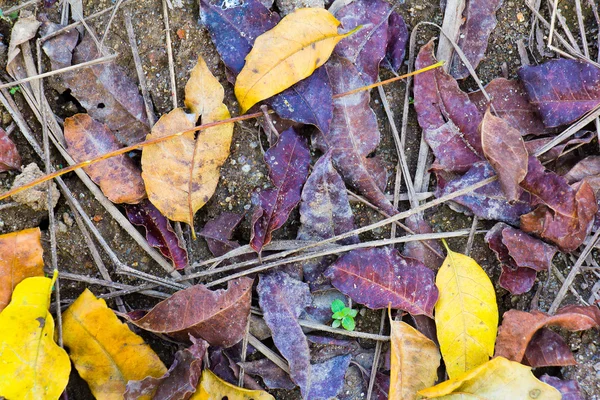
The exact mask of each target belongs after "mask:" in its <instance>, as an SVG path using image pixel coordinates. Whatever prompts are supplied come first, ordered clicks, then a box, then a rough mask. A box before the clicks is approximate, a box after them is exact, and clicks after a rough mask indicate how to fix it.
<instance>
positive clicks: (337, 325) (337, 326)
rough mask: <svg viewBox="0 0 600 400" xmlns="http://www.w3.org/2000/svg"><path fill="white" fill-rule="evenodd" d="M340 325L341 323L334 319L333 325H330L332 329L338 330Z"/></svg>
mask: <svg viewBox="0 0 600 400" xmlns="http://www.w3.org/2000/svg"><path fill="white" fill-rule="evenodd" d="M341 324H342V321H340V320H339V319H336V320H335V321H333V324H331V326H333V327H334V328H339V327H340V325H341Z"/></svg>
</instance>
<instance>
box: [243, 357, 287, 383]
mask: <svg viewBox="0 0 600 400" xmlns="http://www.w3.org/2000/svg"><path fill="white" fill-rule="evenodd" d="M239 365H240V367H242V368H243V369H244V373H246V374H250V375H256V376H260V377H261V378H262V380H263V382H264V383H265V385H266V386H267V387H268V388H269V389H286V390H292V389H294V388H295V387H296V384H295V383H294V382H292V381H291V380H290V376H289V375H288V374H287V373H286V372H285V371H284V370H282V369H281V368H279V367H278V366H277V365H276V364H275V363H274V362H273V361H271V360H269V359H268V358H261V359H260V360H255V361H246V362H242V363H240V364H239Z"/></svg>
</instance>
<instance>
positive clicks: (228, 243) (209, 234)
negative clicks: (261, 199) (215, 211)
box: [199, 212, 244, 257]
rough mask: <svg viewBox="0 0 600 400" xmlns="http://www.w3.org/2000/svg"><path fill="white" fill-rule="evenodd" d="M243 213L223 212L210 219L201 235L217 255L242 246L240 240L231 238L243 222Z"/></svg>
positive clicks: (211, 250)
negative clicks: (236, 240)
mask: <svg viewBox="0 0 600 400" xmlns="http://www.w3.org/2000/svg"><path fill="white" fill-rule="evenodd" d="M243 218H244V215H243V214H235V213H230V212H223V213H221V214H219V216H218V217H217V218H215V219H212V220H210V221H208V222H207V223H206V224H205V225H204V228H202V230H201V231H200V233H199V235H200V236H202V237H203V238H204V239H205V240H206V243H207V244H208V249H209V250H210V252H211V253H212V254H213V256H215V257H219V256H222V255H223V254H225V253H227V252H229V251H231V250H233V249H235V248H238V247H240V244H239V243H238V242H234V241H233V240H231V238H232V236H233V231H234V230H235V228H236V227H237V226H238V225H239V223H240V222H242V219H243Z"/></svg>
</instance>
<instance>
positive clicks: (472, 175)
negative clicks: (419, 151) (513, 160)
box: [434, 161, 532, 224]
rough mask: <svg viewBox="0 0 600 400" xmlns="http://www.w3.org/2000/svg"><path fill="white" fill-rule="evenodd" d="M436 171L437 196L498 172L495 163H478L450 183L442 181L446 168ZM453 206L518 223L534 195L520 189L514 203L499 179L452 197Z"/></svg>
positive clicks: (492, 218) (482, 216)
mask: <svg viewBox="0 0 600 400" xmlns="http://www.w3.org/2000/svg"><path fill="white" fill-rule="evenodd" d="M434 172H436V174H437V181H438V188H439V190H438V192H437V193H436V196H437V197H440V196H445V195H447V194H450V193H453V192H456V191H457V190H460V189H464V188H466V187H469V186H471V185H473V184H475V183H478V182H481V181H482V180H484V179H486V178H490V177H492V176H494V175H495V171H494V169H493V168H492V166H491V165H490V164H489V163H488V162H485V161H482V162H477V163H475V164H473V166H472V167H471V168H470V169H469V171H467V173H466V174H464V175H463V176H460V177H457V178H454V179H453V180H451V181H449V182H442V179H441V178H442V173H443V171H434ZM450 206H451V207H452V208H454V209H455V210H457V211H460V212H465V213H468V214H471V213H472V214H474V215H476V216H477V217H479V218H482V219H491V220H497V221H503V222H506V223H509V224H518V222H519V218H520V216H521V215H523V214H526V213H528V212H530V211H531V209H532V207H531V195H530V194H529V193H527V192H526V191H525V190H522V191H521V195H520V197H519V200H517V201H515V202H513V203H512V204H511V203H510V202H509V201H508V200H507V199H506V198H505V197H504V193H503V191H502V188H501V187H500V182H498V181H494V182H492V183H488V184H487V185H485V186H484V187H482V188H479V189H476V190H474V191H472V192H471V193H469V194H465V195H463V196H458V197H455V198H454V199H452V201H451V202H450Z"/></svg>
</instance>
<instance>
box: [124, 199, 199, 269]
mask: <svg viewBox="0 0 600 400" xmlns="http://www.w3.org/2000/svg"><path fill="white" fill-rule="evenodd" d="M125 214H126V215H127V219H129V221H130V222H131V223H132V224H134V225H138V226H142V227H144V230H145V231H146V240H147V241H148V244H149V245H150V246H152V247H156V248H157V249H158V250H160V252H161V253H162V255H163V256H165V257H167V258H169V259H170V260H171V261H173V266H174V267H175V269H183V268H185V267H186V266H187V264H188V254H187V250H186V249H185V248H184V247H183V246H182V244H181V242H180V241H179V238H178V237H177V235H176V234H175V231H174V230H173V228H172V227H171V223H170V222H169V220H168V219H167V217H165V216H164V215H162V214H161V213H160V211H158V209H157V208H156V207H154V205H153V204H152V203H150V201H148V199H145V200H143V201H142V202H141V203H139V204H128V205H126V206H125Z"/></svg>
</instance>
